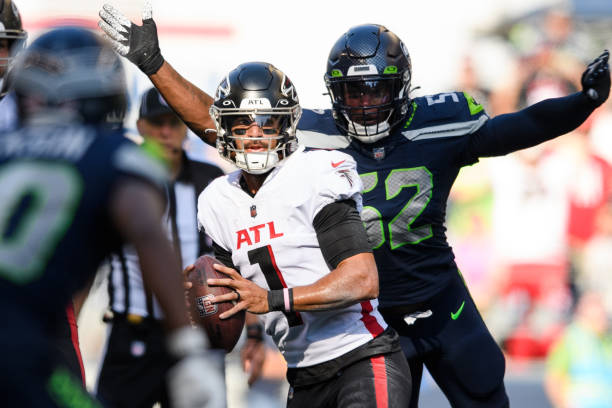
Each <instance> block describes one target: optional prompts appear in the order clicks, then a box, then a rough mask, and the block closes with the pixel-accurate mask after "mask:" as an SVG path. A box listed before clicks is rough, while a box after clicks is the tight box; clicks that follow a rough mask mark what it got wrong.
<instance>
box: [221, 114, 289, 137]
mask: <svg viewBox="0 0 612 408" xmlns="http://www.w3.org/2000/svg"><path fill="white" fill-rule="evenodd" d="M224 119H225V122H226V123H225V124H224V127H225V129H226V130H229V133H230V134H232V135H236V136H244V135H246V134H247V132H248V131H249V129H251V128H252V127H254V126H255V127H258V128H259V129H261V132H262V133H263V134H264V135H266V136H278V135H280V134H281V133H284V129H285V127H286V122H287V119H288V117H287V115H262V114H255V113H254V114H247V115H244V114H242V115H227V116H225V117H224Z"/></svg>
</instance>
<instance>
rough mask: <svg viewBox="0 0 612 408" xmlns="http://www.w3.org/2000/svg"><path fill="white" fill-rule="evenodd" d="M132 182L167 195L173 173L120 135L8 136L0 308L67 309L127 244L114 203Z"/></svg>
mask: <svg viewBox="0 0 612 408" xmlns="http://www.w3.org/2000/svg"><path fill="white" fill-rule="evenodd" d="M126 177H136V178H139V179H142V180H143V181H145V182H150V183H152V184H153V185H154V186H156V188H159V189H160V192H161V191H162V190H161V189H162V188H163V183H164V182H165V180H166V170H165V168H164V166H163V164H162V163H161V162H159V161H158V160H156V159H155V158H153V157H151V156H149V155H147V154H145V153H144V152H143V151H142V149H141V148H140V147H138V146H137V145H136V144H134V143H133V142H131V141H130V140H128V139H126V138H125V137H123V135H122V134H121V133H120V132H104V133H101V131H100V130H97V129H95V128H92V127H82V126H69V125H63V126H31V127H25V128H22V129H19V130H17V131H16V132H12V133H8V134H3V135H0V234H2V235H1V236H0V297H1V298H3V301H2V302H0V303H3V304H5V305H6V304H7V302H8V304H11V303H12V304H19V305H21V306H22V307H25V308H28V309H30V310H32V311H34V312H35V313H37V314H39V315H45V314H50V313H57V311H58V310H59V311H61V310H63V308H64V307H65V305H66V304H67V303H68V302H69V300H70V298H71V296H72V295H73V294H74V292H75V291H77V290H78V289H79V288H81V287H82V286H83V285H84V284H85V282H87V280H88V279H89V278H91V277H92V275H93V274H94V273H95V271H96V270H97V268H98V266H99V264H100V263H101V261H102V260H103V259H104V258H105V257H106V256H107V255H109V253H110V252H111V250H113V249H115V248H116V247H117V246H118V245H120V244H121V238H120V237H119V234H118V232H117V231H116V230H115V228H114V227H113V222H112V221H111V219H110V213H109V198H110V196H111V194H112V190H113V188H114V187H116V185H117V183H118V182H119V181H120V180H123V179H125V178H126Z"/></svg>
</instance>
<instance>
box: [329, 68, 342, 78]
mask: <svg viewBox="0 0 612 408" xmlns="http://www.w3.org/2000/svg"><path fill="white" fill-rule="evenodd" d="M331 76H332V77H334V78H337V77H341V76H342V71H340V70H339V69H332V72H331Z"/></svg>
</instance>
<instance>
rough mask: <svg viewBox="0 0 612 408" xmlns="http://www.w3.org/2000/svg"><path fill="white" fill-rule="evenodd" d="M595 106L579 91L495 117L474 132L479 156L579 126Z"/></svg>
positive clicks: (522, 146)
mask: <svg viewBox="0 0 612 408" xmlns="http://www.w3.org/2000/svg"><path fill="white" fill-rule="evenodd" d="M594 108H595V107H594V105H593V103H592V101H591V100H589V99H588V97H587V96H586V95H584V94H583V93H582V92H577V93H574V94H572V95H569V96H565V97H562V98H552V99H546V100H544V101H541V102H538V103H536V104H534V105H531V106H529V107H527V108H525V109H523V110H520V111H518V112H514V113H509V114H504V115H499V116H495V117H494V118H491V119H489V120H488V121H487V123H485V125H484V126H483V127H482V128H480V130H479V131H478V132H476V133H475V134H474V135H473V139H472V143H473V149H474V151H475V152H477V154H478V156H477V157H489V156H501V155H504V154H508V153H511V152H514V151H517V150H521V149H525V148H527V147H531V146H535V145H537V144H540V143H542V142H544V141H546V140H550V139H553V138H555V137H557V136H561V135H563V134H565V133H567V132H570V131H572V130H574V129H576V128H577V127H578V126H580V125H581V124H582V123H583V122H584V121H585V120H586V119H587V117H588V116H589V115H590V114H591V112H593V110H594Z"/></svg>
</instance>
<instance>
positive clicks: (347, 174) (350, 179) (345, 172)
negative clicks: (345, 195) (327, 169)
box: [336, 170, 353, 187]
mask: <svg viewBox="0 0 612 408" xmlns="http://www.w3.org/2000/svg"><path fill="white" fill-rule="evenodd" d="M336 173H338V175H339V176H340V177H344V178H345V179H346V181H348V183H349V186H351V187H353V177H351V173H350V171H349V170H338V171H337V172H336Z"/></svg>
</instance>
